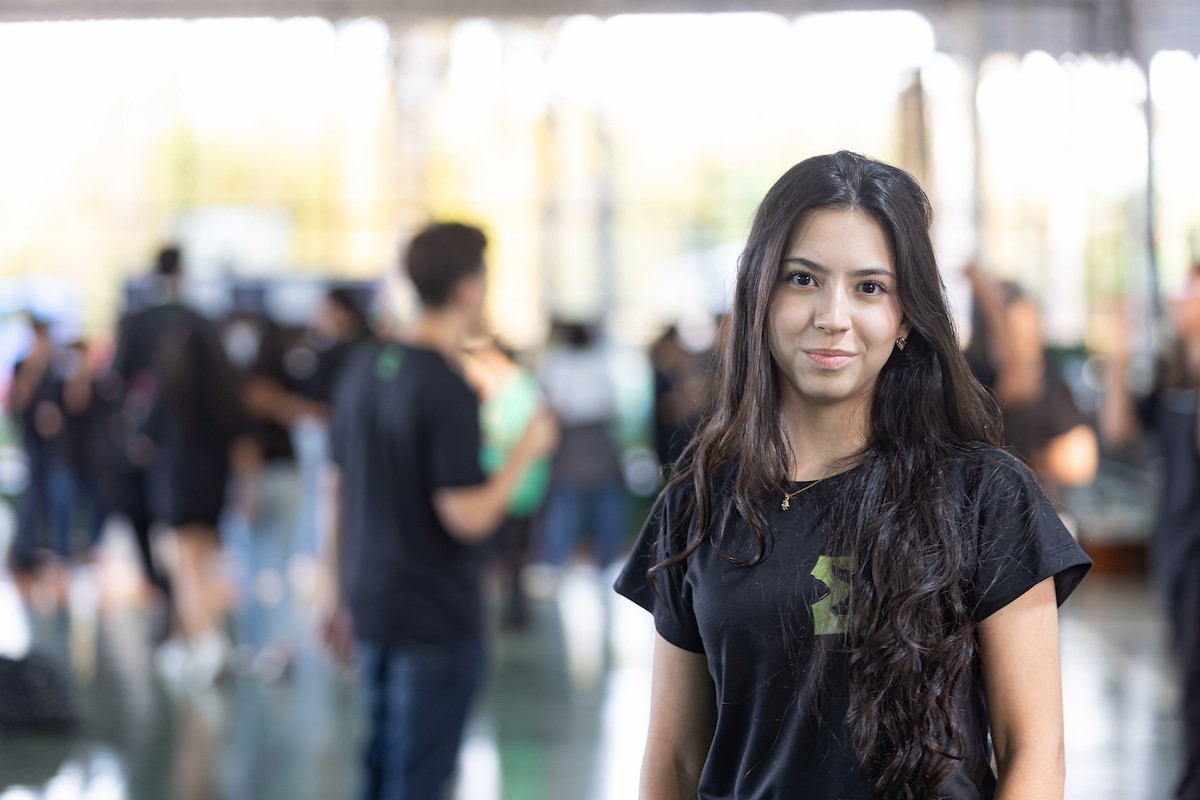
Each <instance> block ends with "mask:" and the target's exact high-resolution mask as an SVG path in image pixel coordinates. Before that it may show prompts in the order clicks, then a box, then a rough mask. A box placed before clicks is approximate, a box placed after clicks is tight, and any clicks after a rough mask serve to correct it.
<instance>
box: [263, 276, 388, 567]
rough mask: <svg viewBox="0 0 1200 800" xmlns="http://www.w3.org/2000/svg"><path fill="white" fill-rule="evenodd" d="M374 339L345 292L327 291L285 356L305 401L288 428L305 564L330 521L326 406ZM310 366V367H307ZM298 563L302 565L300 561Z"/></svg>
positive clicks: (299, 539) (298, 545)
mask: <svg viewBox="0 0 1200 800" xmlns="http://www.w3.org/2000/svg"><path fill="white" fill-rule="evenodd" d="M372 338H374V333H373V332H372V330H371V325H370V322H369V321H368V319H367V315H366V314H364V313H363V310H362V307H361V306H360V305H359V301H358V300H357V299H356V298H355V296H354V293H353V292H351V291H350V290H349V289H347V288H345V287H335V288H332V289H329V290H328V291H327V292H326V293H325V296H324V297H323V298H322V301H321V303H320V305H319V306H318V307H317V311H316V314H315V315H314V317H313V321H312V324H311V325H310V326H309V328H308V330H307V331H306V332H305V341H304V343H303V344H297V345H296V346H294V347H292V348H291V349H290V350H289V351H288V352H287V354H286V355H285V356H284V364H285V368H286V371H287V373H288V375H289V376H290V378H291V379H292V383H293V384H294V385H295V388H296V391H297V392H298V393H299V394H300V396H302V397H303V398H305V400H306V401H307V402H306V403H305V405H304V407H303V409H302V410H301V412H300V413H299V414H298V415H297V416H296V417H295V419H293V421H292V424H291V433H292V448H293V450H294V451H295V453H296V465H297V468H298V470H299V485H300V508H299V509H298V510H297V517H298V521H299V524H298V528H297V531H296V544H295V547H294V548H293V549H294V550H295V551H296V553H298V554H300V555H302V557H303V559H309V563H312V562H311V559H312V557H314V556H315V555H316V554H317V550H318V542H319V541H320V538H321V536H320V533H319V531H318V529H319V527H320V525H321V524H322V522H323V521H324V520H326V519H327V518H328V514H327V512H326V510H325V509H324V506H323V504H324V498H325V493H324V491H323V489H322V481H323V476H324V473H325V469H326V467H327V465H328V463H329V420H330V415H331V412H330V405H331V404H332V402H333V393H334V388H335V387H336V386H337V381H338V376H339V375H340V374H341V370H342V367H343V366H344V365H345V363H346V360H347V358H348V357H349V356H350V354H351V353H352V352H353V351H354V349H355V348H356V347H358V346H359V345H360V344H362V343H363V342H367V341H370V340H371V339H372ZM310 362H311V363H310ZM303 559H302V560H303Z"/></svg>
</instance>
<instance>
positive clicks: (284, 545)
mask: <svg viewBox="0 0 1200 800" xmlns="http://www.w3.org/2000/svg"><path fill="white" fill-rule="evenodd" d="M222 338H223V340H224V346H225V352H226V354H227V355H228V357H229V360H230V362H231V363H232V364H233V366H234V368H235V369H236V370H237V372H238V374H239V385H240V386H241V400H242V406H243V409H244V411H245V413H246V427H245V430H244V435H243V438H242V439H241V440H240V442H239V447H238V449H237V451H236V452H237V454H238V456H239V458H238V460H237V461H236V462H235V463H234V470H235V473H236V479H235V494H234V502H233V503H231V504H230V505H229V507H228V508H227V512H226V515H225V521H224V522H225V524H224V525H223V533H224V534H225V537H224V538H225V540H226V541H227V542H228V543H229V545H230V551H231V552H232V553H233V554H234V561H235V570H236V573H237V576H238V578H239V580H238V586H237V593H238V596H237V608H236V611H235V614H234V618H235V622H236V625H235V635H236V647H235V652H234V656H235V658H234V666H235V668H237V669H238V671H239V672H241V673H243V674H255V675H257V676H259V677H261V678H264V679H266V680H268V681H274V680H278V679H279V678H281V677H283V676H284V674H285V673H286V672H287V670H288V668H289V667H290V665H291V662H292V659H293V657H294V655H295V650H296V642H295V635H294V630H293V628H294V625H293V620H292V611H293V610H292V606H291V598H292V594H291V591H290V589H291V581H290V576H289V566H290V563H291V556H292V546H293V541H294V539H295V533H296V524H297V520H296V511H297V506H298V504H299V502H300V496H299V486H298V475H297V470H296V459H295V451H294V449H293V446H292V434H291V428H292V426H293V425H294V424H296V423H297V422H299V421H300V420H301V419H302V418H304V417H305V416H307V415H310V414H323V413H324V406H322V405H319V404H316V403H314V402H313V401H310V400H306V399H305V398H303V397H302V396H300V395H299V394H298V393H297V392H296V391H295V389H296V385H295V383H296V382H294V381H293V380H292V379H291V377H290V375H289V373H288V370H287V368H286V365H285V363H284V362H285V358H286V354H287V351H288V343H289V341H288V340H289V336H288V333H287V331H285V330H284V329H283V328H282V327H281V326H279V325H278V324H276V323H275V322H273V321H272V320H270V319H269V318H268V317H267V316H266V315H265V314H263V313H261V312H254V313H251V312H240V313H237V314H234V315H233V316H232V317H231V318H230V319H228V320H227V321H226V322H225V324H224V326H223V330H222Z"/></svg>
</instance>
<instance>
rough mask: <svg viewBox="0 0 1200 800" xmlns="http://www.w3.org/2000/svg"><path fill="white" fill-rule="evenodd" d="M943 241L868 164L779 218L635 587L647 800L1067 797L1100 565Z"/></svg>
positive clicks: (796, 172) (762, 227)
mask: <svg viewBox="0 0 1200 800" xmlns="http://www.w3.org/2000/svg"><path fill="white" fill-rule="evenodd" d="M929 221H930V208H929V202H928V200H927V199H926V197H925V195H924V193H923V192H922V191H921V189H920V187H919V186H918V185H917V184H916V182H915V181H914V180H913V179H912V177H911V176H909V175H908V174H907V173H905V172H903V171H902V170H899V169H896V168H895V167H891V166H888V165H886V164H882V163H879V162H876V161H872V160H870V159H867V158H864V157H862V156H859V155H855V154H853V153H847V152H841V153H837V154H834V155H829V156H820V157H816V158H811V159H808V160H807V161H804V162H801V163H800V164H797V165H796V166H795V167H793V168H792V169H791V170H789V171H788V172H787V173H786V174H785V175H784V176H783V177H782V178H781V179H780V180H779V181H778V182H777V183H776V184H775V186H774V187H772V188H771V190H770V191H769V192H768V193H767V196H766V198H765V199H764V200H763V202H762V205H761V206H760V207H759V209H758V213H757V214H756V216H755V219H754V223H753V226H752V229H751V231H750V237H749V241H748V243H747V246H746V249H745V251H744V252H743V254H742V259H741V263H740V265H739V270H738V279H737V286H736V290H735V297H734V302H733V307H732V312H731V315H730V319H729V325H728V327H727V329H726V333H725V337H726V338H725V341H724V342H723V353H722V356H721V361H720V366H719V372H720V374H719V382H720V384H719V388H718V390H717V397H716V399H715V403H714V408H713V411H712V413H711V416H710V418H709V419H708V421H707V423H706V424H705V426H704V427H702V428H701V429H700V431H699V432H698V433H697V435H696V437H695V439H694V440H693V441H692V443H691V444H690V446H689V448H688V450H687V452H686V453H685V455H684V457H683V459H682V461H681V463H680V469H679V472H678V473H677V475H676V477H675V478H674V479H673V480H672V481H671V483H670V484H669V485H668V486H667V487H666V489H665V490H664V492H663V493H662V495H661V497H660V498H659V500H658V502H657V503H656V505H655V507H654V509H653V510H652V512H651V514H650V517H649V519H648V521H647V523H646V526H645V528H644V529H643V531H642V534H641V537H640V538H639V540H638V543H637V544H636V545H635V549H634V552H633V554H632V555H631V557H630V560H629V562H628V563H627V565H626V567H625V570H624V572H623V573H622V574H621V577H620V578H619V579H618V581H617V590H618V591H619V592H621V593H622V594H624V595H626V596H627V597H629V598H631V599H632V600H634V601H635V602H637V603H639V604H640V605H642V606H644V607H646V608H647V609H649V610H650V611H652V612H653V614H654V618H655V625H656V628H657V631H658V635H657V637H656V643H655V653H654V678H653V698H652V702H651V711H650V732H649V738H648V742H647V746H646V752H645V760H644V763H643V772H642V784H641V785H642V792H641V794H642V797H643V798H654V799H655V800H657V799H658V798H683V797H687V798H695V797H697V796H699V797H701V798H735V797H736V798H739V800H748V799H749V798H776V797H788V798H796V797H803V798H805V799H806V800H835V799H836V800H859V799H860V798H887V800H893V799H894V798H921V800H928V799H929V798H955V799H957V798H993V797H994V798H1001V799H1006V798H1007V799H1011V798H1021V799H1022V800H1030V799H1031V798H1061V797H1062V791H1063V776H1064V765H1063V732H1062V701H1061V683H1060V674H1059V660H1058V621H1057V607H1056V603H1059V602H1062V600H1064V599H1065V598H1066V596H1067V595H1068V594H1069V593H1070V592H1071V590H1072V589H1073V588H1074V587H1075V586H1076V584H1078V582H1079V581H1080V580H1081V579H1082V577H1083V575H1084V573H1085V572H1086V571H1087V569H1088V566H1089V565H1090V561H1089V560H1088V558H1087V556H1085V555H1084V554H1083V553H1082V552H1081V551H1080V549H1079V548H1078V546H1077V545H1076V544H1075V542H1074V541H1073V540H1072V539H1071V537H1070V535H1069V534H1068V533H1067V532H1066V530H1065V529H1064V528H1063V527H1062V525H1061V523H1060V522H1059V521H1058V518H1057V517H1056V516H1055V514H1054V511H1053V509H1052V508H1051V506H1050V505H1049V503H1048V502H1047V500H1046V498H1045V496H1044V495H1043V494H1042V492H1041V490H1040V489H1039V488H1038V486H1037V483H1036V481H1035V480H1034V479H1033V478H1032V477H1031V475H1030V473H1029V471H1028V470H1027V469H1026V468H1025V467H1024V466H1022V465H1021V464H1020V463H1019V462H1018V461H1017V460H1016V459H1014V458H1012V457H1011V456H1009V455H1007V454H1005V453H1004V452H1002V451H1001V450H999V449H998V447H997V442H998V440H999V433H1000V431H999V430H998V428H999V423H998V413H997V411H996V408H995V406H994V404H993V403H992V402H991V401H990V400H989V399H988V396H987V394H986V393H985V391H984V390H983V389H982V387H981V386H980V385H979V384H978V383H977V382H976V381H975V379H974V378H973V377H972V376H971V373H970V371H969V369H968V367H967V365H966V363H965V361H964V359H963V357H962V355H961V353H960V351H959V344H958V341H957V340H956V338H955V332H954V329H953V325H952V323H951V320H950V316H949V314H948V312H947V307H946V299H945V294H944V287H943V285H942V282H941V279H940V276H939V273H938V269H937V264H936V262H935V260H934V255H933V248H932V246H931V243H930V239H929V234H928V228H929ZM993 755H994V757H995V763H996V768H997V769H996V771H995V772H993V768H992V758H993Z"/></svg>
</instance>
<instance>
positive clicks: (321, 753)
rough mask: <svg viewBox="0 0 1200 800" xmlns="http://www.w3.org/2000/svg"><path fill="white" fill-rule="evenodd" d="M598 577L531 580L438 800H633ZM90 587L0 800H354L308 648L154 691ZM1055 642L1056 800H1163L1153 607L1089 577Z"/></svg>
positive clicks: (1173, 745) (1112, 581) (136, 636)
mask: <svg viewBox="0 0 1200 800" xmlns="http://www.w3.org/2000/svg"><path fill="white" fill-rule="evenodd" d="M611 578H612V576H611V575H602V574H598V573H597V572H596V571H595V570H589V569H586V568H575V569H571V570H568V571H567V572H565V573H564V574H562V575H561V576H559V578H558V580H557V581H555V582H553V583H546V582H544V581H543V582H542V583H544V584H545V585H543V586H541V587H538V588H540V589H541V591H540V593H539V594H540V596H539V597H538V598H537V599H536V600H535V601H534V605H533V614H532V620H531V623H530V625H529V627H528V628H526V629H524V630H520V631H500V630H497V632H496V634H495V636H494V639H493V645H492V652H491V662H492V670H491V677H490V680H489V684H488V689H487V692H486V694H485V696H484V697H483V699H482V701H481V703H480V704H479V707H478V709H477V712H476V714H475V716H474V719H473V722H472V723H471V726H470V731H469V736H468V740H467V743H466V746H465V748H464V751H463V755H462V764H461V770H460V772H461V777H460V781H459V785H458V787H457V790H456V795H455V797H456V800H629V798H633V797H636V782H637V772H638V764H639V760H640V754H641V748H642V744H643V741H644V736H645V732H644V731H645V723H646V707H647V698H648V695H649V679H650V648H651V641H652V634H653V629H652V626H651V623H650V620H649V618H648V616H647V615H646V614H644V613H643V612H641V611H640V610H639V609H637V608H635V607H633V606H632V605H631V604H629V603H628V602H626V601H624V600H622V599H620V598H618V597H616V596H615V595H613V594H612V592H611V591H610V590H609V589H608V586H609V584H610V583H611ZM95 584H96V579H95V575H94V573H88V572H80V573H77V574H76V575H75V577H74V579H73V581H72V586H71V592H70V601H69V602H68V603H67V604H66V607H65V608H62V609H53V608H44V609H43V610H34V611H32V612H31V613H30V618H31V620H32V628H33V632H34V640H35V643H36V647H37V649H38V650H39V651H41V652H43V653H45V654H47V655H49V656H51V657H52V658H54V659H55V660H56V661H58V662H59V663H60V664H61V665H63V667H64V669H66V670H68V671H69V673H70V675H71V676H72V679H73V681H74V684H75V687H76V701H77V703H78V705H79V708H80V711H81V715H82V722H81V725H80V727H79V730H78V731H77V732H76V733H74V734H73V735H70V736H36V737H31V736H9V737H6V738H2V739H0V800H35V799H36V800H41V799H43V798H44V799H45V800H72V799H73V798H89V799H90V800H135V799H136V800H158V799H159V798H181V799H183V800H188V799H190V798H197V799H199V798H220V799H222V800H225V799H228V800H243V799H246V800H249V799H250V798H253V799H254V800H272V799H274V798H279V799H280V800H283V799H285V798H286V800H304V799H305V798H312V799H313V800H318V799H319V800H329V798H347V797H353V796H355V793H356V789H357V748H358V745H359V742H360V739H361V736H362V734H363V720H362V717H361V715H360V712H359V706H358V698H357V695H356V693H355V689H354V685H353V681H352V680H351V679H350V678H349V677H348V676H346V675H343V674H339V673H338V672H337V670H335V669H333V668H331V667H330V666H329V665H328V663H327V662H326V661H325V660H324V659H323V658H322V656H321V655H320V654H319V653H318V652H317V651H316V650H315V648H313V647H312V646H311V644H309V645H308V646H306V647H305V648H304V649H303V650H302V652H301V654H300V657H299V659H298V661H297V663H296V665H295V668H294V669H293V671H292V672H291V674H290V676H289V677H288V678H287V679H285V680H283V681H281V682H278V683H273V684H267V683H264V682H262V681H260V680H257V679H254V678H229V679H226V680H223V681H222V682H221V683H219V684H218V686H217V687H216V688H214V689H211V690H207V691H204V692H200V693H183V692H179V691H169V690H168V689H167V688H165V687H164V685H163V684H162V683H161V682H160V681H159V679H158V678H157V677H156V673H155V670H154V668H153V661H152V655H153V654H152V651H151V649H150V647H149V645H148V643H147V635H146V630H147V618H146V613H145V612H143V611H139V610H136V609H135V608H129V607H125V608H120V607H118V608H111V609H106V610H104V611H98V605H97V602H96V598H97V596H98V593H97V592H96V590H95ZM301 621H303V620H301ZM1062 631H1063V632H1062V651H1063V670H1064V686H1065V707H1066V719H1067V749H1068V770H1069V778H1068V789H1067V797H1068V798H1070V799H1071V800H1157V799H1158V798H1167V797H1169V796H1170V786H1171V782H1172V780H1173V776H1174V774H1175V771H1176V768H1177V762H1178V745H1177V740H1178V737H1179V733H1180V725H1179V721H1178V718H1177V714H1176V712H1175V705H1176V699H1177V698H1176V691H1175V689H1174V686H1173V677H1172V675H1173V673H1172V669H1173V668H1172V665H1171V662H1170V657H1169V654H1168V651H1167V648H1166V642H1165V638H1164V637H1165V629H1164V625H1163V623H1162V621H1161V619H1160V616H1159V614H1158V612H1157V607H1156V601H1155V599H1154V597H1153V594H1152V592H1151V591H1150V590H1149V588H1148V587H1147V586H1146V584H1145V583H1144V582H1143V581H1140V580H1136V579H1129V578H1113V577H1108V576H1105V575H1093V576H1092V577H1090V578H1089V579H1088V580H1087V581H1085V582H1084V584H1083V586H1082V587H1081V588H1080V590H1079V591H1078V592H1077V593H1076V595H1075V596H1074V597H1072V599H1071V600H1070V601H1069V602H1068V604H1067V606H1066V607H1065V609H1064V610H1063V613H1062Z"/></svg>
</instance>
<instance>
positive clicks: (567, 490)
mask: <svg viewBox="0 0 1200 800" xmlns="http://www.w3.org/2000/svg"><path fill="white" fill-rule="evenodd" d="M628 505H629V498H628V495H627V493H626V491H625V484H624V483H623V482H622V481H620V480H616V481H613V482H611V483H607V484H605V485H603V486H597V487H594V488H581V487H578V486H571V485H569V484H558V485H552V486H551V488H550V496H549V497H548V498H547V499H546V510H545V512H544V513H543V516H542V537H543V538H542V543H541V547H540V548H539V553H538V560H540V561H542V562H543V563H546V564H552V565H554V566H562V565H563V564H565V563H566V562H567V560H568V559H569V558H570V557H571V554H572V552H573V551H574V549H575V542H576V539H577V538H578V536H579V533H580V531H581V530H583V528H584V527H585V524H586V522H587V521H588V517H589V516H590V522H591V526H590V527H591V528H592V534H593V535H594V536H595V537H596V563H597V564H599V566H601V567H606V566H608V565H609V564H611V563H612V562H613V561H615V560H616V558H617V555H618V553H619V552H620V550H621V540H622V538H623V537H624V536H625V532H626V531H625V528H626V524H627V520H626V517H627V516H628V513H627V511H628Z"/></svg>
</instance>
